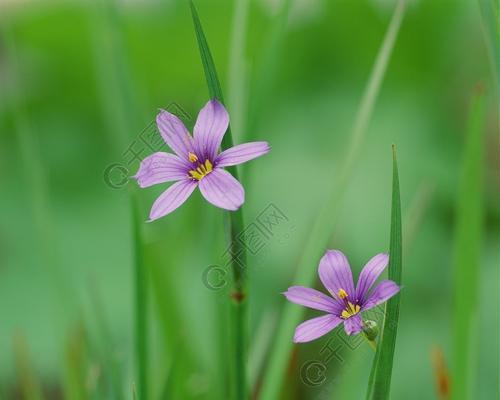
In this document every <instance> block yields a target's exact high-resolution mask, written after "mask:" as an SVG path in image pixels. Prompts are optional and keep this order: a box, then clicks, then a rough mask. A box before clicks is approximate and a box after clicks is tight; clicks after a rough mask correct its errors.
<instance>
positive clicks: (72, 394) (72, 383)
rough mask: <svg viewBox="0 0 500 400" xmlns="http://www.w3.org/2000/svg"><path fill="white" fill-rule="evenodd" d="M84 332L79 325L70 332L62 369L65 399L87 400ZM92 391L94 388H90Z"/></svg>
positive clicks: (88, 390)
mask: <svg viewBox="0 0 500 400" xmlns="http://www.w3.org/2000/svg"><path fill="white" fill-rule="evenodd" d="M85 341H86V340H85V331H84V329H83V326H82V325H81V323H79V324H78V325H77V326H76V327H75V328H74V329H71V330H70V333H69V336H68V339H67V343H66V349H65V356H66V357H65V361H66V363H65V364H66V368H65V369H64V373H65V381H64V394H65V398H66V399H72V400H88V399H89V398H90V396H89V395H90V393H89V392H90V389H91V388H90V387H89V385H88V383H89V382H88V381H87V378H88V377H87V376H86V375H87V374H86V373H87V368H88V365H87V357H86V356H87V349H86V346H85ZM92 389H94V388H92Z"/></svg>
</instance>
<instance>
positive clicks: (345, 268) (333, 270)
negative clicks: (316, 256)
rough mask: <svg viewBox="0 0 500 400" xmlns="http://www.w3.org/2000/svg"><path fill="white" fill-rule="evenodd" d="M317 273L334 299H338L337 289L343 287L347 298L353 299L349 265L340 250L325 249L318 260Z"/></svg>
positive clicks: (352, 284)
mask: <svg viewBox="0 0 500 400" xmlns="http://www.w3.org/2000/svg"><path fill="white" fill-rule="evenodd" d="M318 273H319V279H321V282H323V285H324V286H325V288H327V289H328V291H329V292H330V293H331V294H332V296H333V297H334V298H335V299H338V292H339V290H340V289H343V290H345V291H346V292H347V294H348V296H349V297H348V298H349V300H351V301H354V300H355V299H354V297H355V295H356V294H355V292H354V283H353V281H352V272H351V267H350V266H349V261H347V258H346V256H345V255H344V254H343V253H342V252H341V251H339V250H327V251H326V253H325V255H324V256H323V258H322V259H321V260H320V262H319V268H318Z"/></svg>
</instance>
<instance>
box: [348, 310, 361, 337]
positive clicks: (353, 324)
mask: <svg viewBox="0 0 500 400" xmlns="http://www.w3.org/2000/svg"><path fill="white" fill-rule="evenodd" d="M344 329H345V333H347V334H348V335H357V334H358V333H359V332H361V331H362V330H363V320H362V319H361V315H359V314H356V315H353V316H352V317H350V318H348V319H346V320H345V321H344Z"/></svg>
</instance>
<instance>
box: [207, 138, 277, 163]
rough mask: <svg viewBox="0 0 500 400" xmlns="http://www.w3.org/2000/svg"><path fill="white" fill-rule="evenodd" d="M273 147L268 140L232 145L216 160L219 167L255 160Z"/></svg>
mask: <svg viewBox="0 0 500 400" xmlns="http://www.w3.org/2000/svg"><path fill="white" fill-rule="evenodd" d="M270 150H271V148H270V147H269V144H268V143H267V142H250V143H243V144H239V145H237V146H234V147H231V148H230V149H227V150H225V151H223V152H222V153H220V154H219V155H218V157H217V159H216V160H215V163H216V164H217V165H218V166H219V167H229V166H230V165H238V164H242V163H244V162H247V161H250V160H253V159H254V158H257V157H260V156H263V155H264V154H266V153H269V151H270Z"/></svg>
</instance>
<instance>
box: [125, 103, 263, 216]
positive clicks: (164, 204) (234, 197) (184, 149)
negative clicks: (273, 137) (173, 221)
mask: <svg viewBox="0 0 500 400" xmlns="http://www.w3.org/2000/svg"><path fill="white" fill-rule="evenodd" d="M156 123H157V124H158V129H159V130H160V134H161V136H162V137H163V140H165V142H166V143H167V144H168V146H169V147H170V148H171V149H172V150H173V151H174V152H175V153H176V154H171V153H164V152H157V153H153V154H151V155H150V156H148V157H146V158H145V159H144V160H143V161H142V162H141V165H140V167H139V171H138V172H137V174H135V176H134V178H135V179H136V180H137V182H138V184H139V186H140V187H141V188H145V187H148V186H152V185H156V184H157V183H164V182H170V181H177V182H176V183H174V184H173V185H172V186H170V187H169V188H168V189H167V190H166V191H165V192H163V193H162V194H161V195H160V197H158V199H156V201H155V202H154V204H153V207H152V208H151V212H150V214H149V221H154V220H155V219H158V218H161V217H163V216H165V215H167V214H169V213H171V212H172V211H174V210H175V209H176V208H178V207H179V206H181V205H182V204H183V203H184V202H185V201H186V200H187V199H188V197H189V196H190V195H191V193H193V191H194V189H196V187H199V188H200V191H201V194H202V195H203V197H205V199H207V201H209V202H210V203H212V204H213V205H215V206H217V207H220V208H224V209H226V210H231V211H234V210H237V209H238V208H239V207H240V206H241V205H242V204H243V202H244V201H245V191H244V189H243V186H241V184H240V183H239V182H238V181H237V180H236V179H235V178H234V177H233V176H232V175H231V174H230V173H229V172H227V171H226V170H224V169H223V167H229V166H231V165H238V164H242V163H244V162H246V161H249V160H252V159H254V158H257V157H260V156H262V155H264V154H266V153H268V152H269V150H270V147H269V145H268V144H267V142H252V143H244V144H240V145H238V146H234V147H231V148H230V149H227V150H225V151H223V152H222V153H219V147H220V145H221V143H222V138H223V137H224V134H225V133H226V130H227V127H228V125H229V115H228V113H227V111H226V109H225V108H224V106H223V105H222V104H221V103H219V102H218V101H217V100H215V99H213V100H210V101H209V102H208V103H207V104H206V105H205V107H203V108H202V109H201V111H200V113H199V114H198V119H197V120H196V124H195V126H194V134H193V136H191V135H190V134H189V132H188V130H187V129H186V127H185V126H184V124H183V123H182V121H181V120H180V119H179V118H177V117H176V116H175V115H174V114H171V113H169V112H168V111H165V110H162V111H161V112H160V114H158V116H157V117H156Z"/></svg>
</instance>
